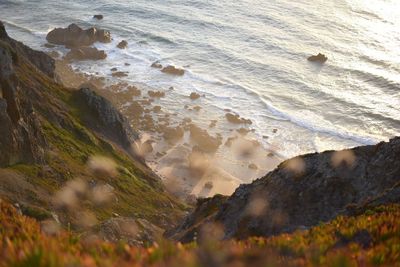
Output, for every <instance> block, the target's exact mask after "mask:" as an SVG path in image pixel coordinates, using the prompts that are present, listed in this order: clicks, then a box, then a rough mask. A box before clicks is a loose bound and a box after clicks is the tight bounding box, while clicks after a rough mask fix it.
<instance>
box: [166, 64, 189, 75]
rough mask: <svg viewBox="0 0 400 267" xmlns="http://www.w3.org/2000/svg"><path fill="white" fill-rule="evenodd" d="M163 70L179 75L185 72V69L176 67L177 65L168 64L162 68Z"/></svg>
mask: <svg viewBox="0 0 400 267" xmlns="http://www.w3.org/2000/svg"><path fill="white" fill-rule="evenodd" d="M161 72H164V73H167V74H171V75H177V76H182V75H184V74H185V70H183V69H179V68H176V67H175V66H171V65H170V66H167V67H165V68H163V69H162V70H161Z"/></svg>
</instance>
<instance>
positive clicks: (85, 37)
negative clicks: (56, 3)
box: [46, 24, 111, 47]
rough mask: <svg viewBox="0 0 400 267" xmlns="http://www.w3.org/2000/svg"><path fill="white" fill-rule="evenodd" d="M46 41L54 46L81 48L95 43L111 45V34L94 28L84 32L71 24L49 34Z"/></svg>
mask: <svg viewBox="0 0 400 267" xmlns="http://www.w3.org/2000/svg"><path fill="white" fill-rule="evenodd" d="M46 39H47V41H48V42H49V43H52V44H57V45H65V46H67V47H79V46H90V45H92V44H94V43H95V42H101V43H109V42H111V34H110V32H109V31H106V30H102V29H97V28H94V27H92V28H89V29H86V30H84V29H82V28H81V27H79V26H78V25H76V24H71V25H69V26H68V27H67V28H55V29H53V30H52V31H50V32H49V33H48V34H47V36H46Z"/></svg>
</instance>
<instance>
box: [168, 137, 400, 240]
mask: <svg viewBox="0 0 400 267" xmlns="http://www.w3.org/2000/svg"><path fill="white" fill-rule="evenodd" d="M399 182H400V138H399V137H397V138H394V139H392V140H390V142H386V143H385V142H382V143H379V144H377V145H375V146H363V147H357V148H354V149H350V150H343V151H327V152H323V153H315V154H309V155H304V156H299V157H296V158H293V159H290V160H288V161H285V162H283V163H282V164H280V165H279V166H278V167H277V168H276V169H275V170H274V171H272V172H270V173H269V174H267V175H266V176H265V177H263V178H260V179H258V180H256V181H254V182H253V183H251V184H247V185H241V186H240V187H239V188H238V189H237V190H236V191H235V193H234V194H233V195H232V196H231V197H229V198H228V199H227V200H226V201H225V202H224V203H223V204H220V205H219V207H218V209H217V211H216V212H215V213H214V214H212V216H210V215H208V217H207V218H204V217H203V220H200V219H197V220H196V222H199V221H200V222H201V223H196V224H193V223H191V220H190V216H192V217H193V216H195V215H193V214H192V215H190V216H189V219H187V220H186V221H185V223H184V224H183V225H181V226H180V227H179V228H177V229H176V231H171V232H169V236H170V237H172V238H175V239H177V240H182V241H190V240H191V238H190V237H192V236H194V235H195V233H198V232H199V231H200V229H201V227H202V226H203V225H205V224H207V223H216V224H219V225H222V227H223V229H224V237H225V238H246V237H248V236H270V235H275V234H279V233H282V232H292V231H294V230H296V229H304V228H308V227H311V226H313V225H316V224H318V223H319V222H321V221H322V222H323V221H329V220H331V219H333V218H335V217H336V216H338V215H340V214H348V212H349V209H352V207H360V206H363V205H364V203H369V204H370V205H373V204H374V203H375V204H376V205H381V204H387V203H391V202H399V200H400V198H399V197H398V192H399V184H400V183H399ZM201 205H203V204H201ZM200 209H202V207H201V206H200V207H197V209H196V210H200ZM195 213H196V211H195Z"/></svg>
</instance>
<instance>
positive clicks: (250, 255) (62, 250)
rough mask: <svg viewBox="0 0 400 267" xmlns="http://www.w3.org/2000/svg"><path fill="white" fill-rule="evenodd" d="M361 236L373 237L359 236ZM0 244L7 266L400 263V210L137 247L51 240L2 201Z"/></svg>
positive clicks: (65, 237) (63, 236)
mask: <svg viewBox="0 0 400 267" xmlns="http://www.w3.org/2000/svg"><path fill="white" fill-rule="evenodd" d="M361 232H363V233H365V235H366V236H368V238H367V239H365V238H364V239H362V238H359V237H357V236H360V234H359V233H361ZM211 236H212V235H210V237H211ZM0 240H1V241H0V242H1V243H0V259H1V260H0V266H21V267H25V266H26V267H27V266H30V267H34V266H48V267H53V266H54V267H56V266H244V265H245V266H400V206H399V205H390V206H385V207H378V208H375V209H373V210H368V211H366V212H365V213H364V214H362V215H358V216H355V217H338V218H336V219H335V220H333V221H332V222H330V223H326V224H321V225H320V226H317V227H313V228H311V229H310V230H306V231H297V232H295V233H293V234H283V235H279V236H276V237H272V238H266V239H265V238H251V239H248V240H245V241H240V242H239V241H226V242H214V241H213V240H211V239H210V240H205V241H203V242H201V243H200V244H194V243H192V244H188V245H181V244H174V243H169V242H166V241H160V242H159V243H158V244H155V245H153V246H150V247H148V248H136V247H129V246H127V245H126V244H124V243H119V244H110V243H105V242H101V241H88V240H84V239H81V238H80V237H79V236H77V235H75V234H70V233H68V232H60V233H58V234H56V235H53V236H49V235H46V234H44V233H41V231H40V227H39V225H38V223H37V222H36V221H35V220H33V219H30V218H27V217H24V216H21V215H19V214H18V213H17V211H16V210H15V209H14V207H12V206H11V205H9V204H7V203H6V202H4V201H2V202H1V203H0ZM366 240H367V241H368V242H367V241H366Z"/></svg>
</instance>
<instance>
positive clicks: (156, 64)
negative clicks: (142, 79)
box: [151, 61, 162, 69]
mask: <svg viewBox="0 0 400 267" xmlns="http://www.w3.org/2000/svg"><path fill="white" fill-rule="evenodd" d="M151 67H152V68H156V69H162V65H161V64H160V62H158V61H156V62H153V64H151Z"/></svg>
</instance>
